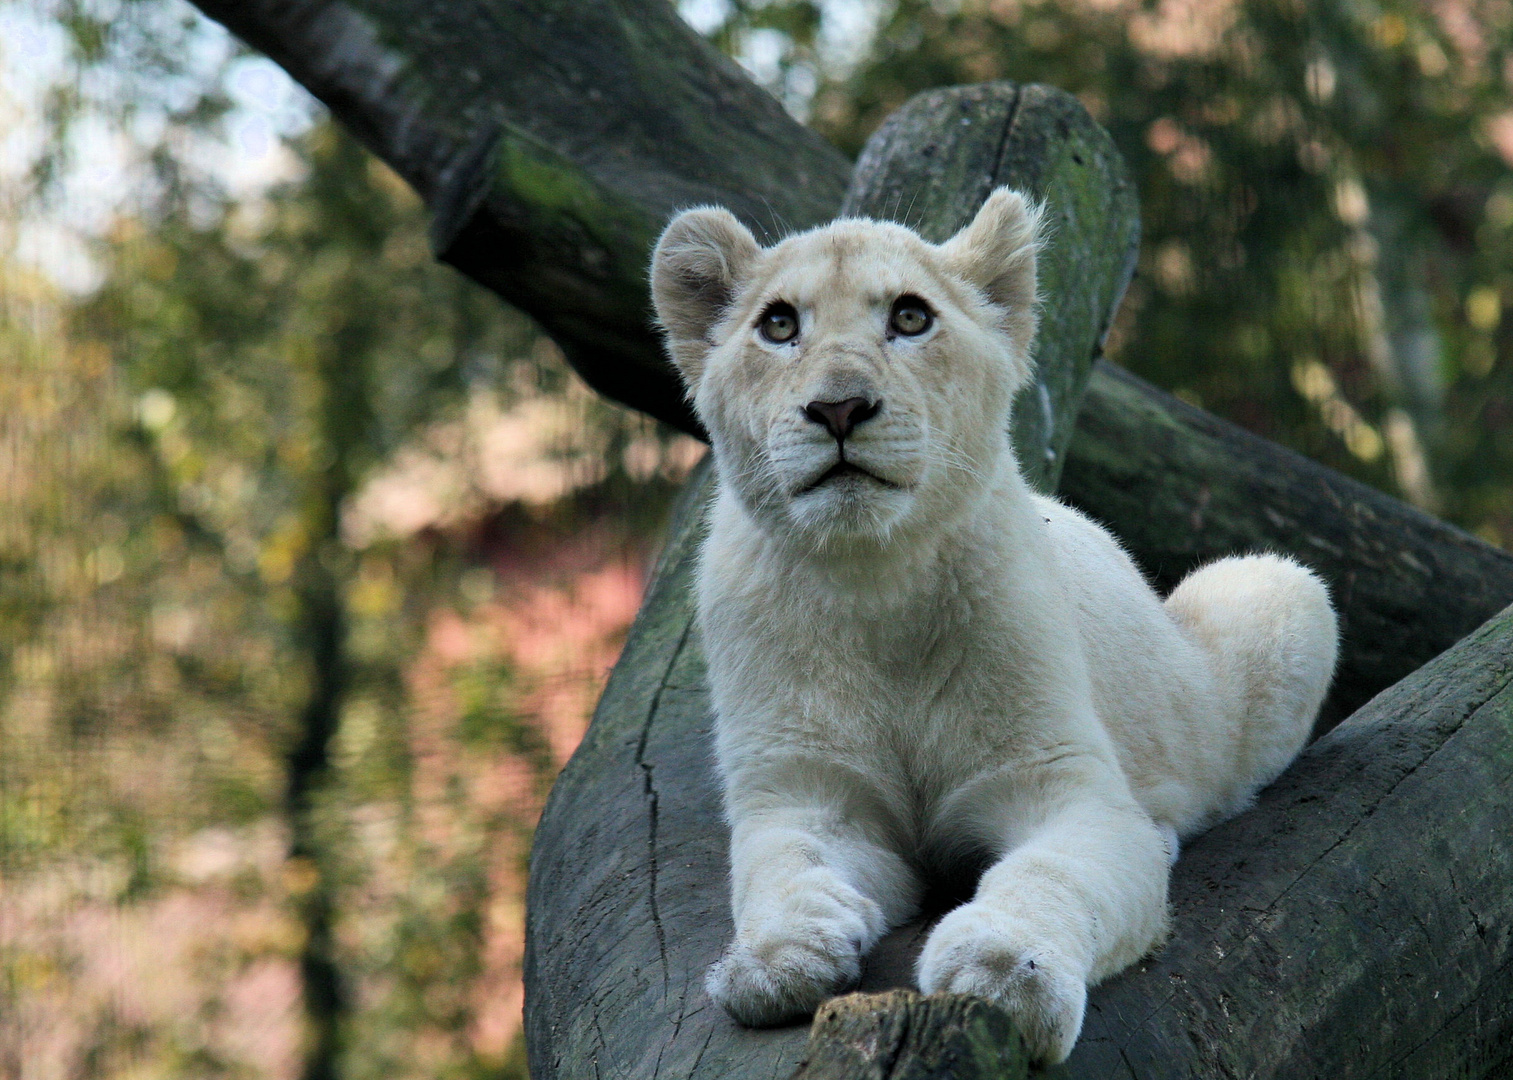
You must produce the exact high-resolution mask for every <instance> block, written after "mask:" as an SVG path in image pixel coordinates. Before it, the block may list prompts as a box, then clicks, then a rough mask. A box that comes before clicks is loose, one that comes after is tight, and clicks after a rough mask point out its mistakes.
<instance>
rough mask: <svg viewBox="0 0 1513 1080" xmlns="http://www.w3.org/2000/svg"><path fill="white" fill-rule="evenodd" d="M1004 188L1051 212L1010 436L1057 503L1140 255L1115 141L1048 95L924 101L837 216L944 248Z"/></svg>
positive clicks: (898, 116)
mask: <svg viewBox="0 0 1513 1080" xmlns="http://www.w3.org/2000/svg"><path fill="white" fill-rule="evenodd" d="M1002 185H1008V186H1011V187H1016V188H1019V189H1021V190H1023V191H1029V192H1031V193H1033V194H1034V195H1035V196H1036V197H1037V198H1040V199H1042V200H1043V201H1044V202H1045V204H1046V210H1047V213H1046V226H1047V230H1046V246H1045V248H1044V250H1043V251H1042V252H1041V257H1040V284H1041V292H1042V294H1043V295H1045V296H1046V297H1048V301H1047V303H1046V304H1045V307H1044V308H1043V310H1042V312H1041V320H1042V328H1041V332H1040V336H1039V338H1038V340H1037V344H1036V371H1035V383H1034V384H1033V385H1032V386H1030V387H1028V388H1026V390H1025V391H1024V392H1022V393H1021V395H1020V397H1019V399H1018V400H1017V401H1016V403H1015V409H1014V420H1013V425H1012V426H1013V432H1014V444H1015V448H1016V449H1017V451H1018V453H1019V460H1020V463H1021V465H1022V466H1023V468H1024V471H1025V475H1026V476H1027V477H1028V478H1029V479H1030V481H1031V483H1033V484H1034V485H1035V486H1036V487H1038V488H1039V489H1040V490H1042V491H1052V490H1054V489H1055V487H1056V479H1057V477H1058V475H1059V474H1060V472H1061V467H1062V463H1063V461H1064V459H1065V454H1066V447H1067V443H1068V442H1069V441H1070V440H1071V438H1072V428H1073V423H1074V419H1075V417H1076V415H1077V410H1078V408H1079V406H1080V405H1081V402H1082V393H1083V389H1084V388H1085V386H1086V385H1087V380H1088V376H1089V375H1090V374H1091V369H1092V364H1093V361H1094V360H1095V359H1096V358H1097V357H1098V356H1099V355H1100V354H1101V352H1102V348H1103V339H1104V336H1105V335H1106V334H1107V332H1108V326H1109V323H1110V321H1111V320H1112V319H1113V315H1114V312H1115V311H1117V310H1118V307H1119V300H1120V298H1121V297H1122V296H1123V295H1124V289H1125V286H1126V285H1128V284H1129V279H1130V275H1131V274H1132V273H1133V272H1134V269H1135V257H1136V254H1137V252H1138V250H1139V243H1140V205H1139V201H1138V200H1137V198H1136V196H1135V191H1134V188H1133V186H1132V185H1131V183H1130V180H1129V174H1128V173H1127V172H1126V170H1125V167H1124V159H1123V158H1121V157H1120V156H1119V151H1118V149H1117V148H1116V147H1115V146H1114V144H1113V140H1111V139H1110V138H1109V137H1108V133H1107V132H1105V131H1104V130H1103V129H1102V128H1100V127H1099V126H1098V125H1097V124H1096V123H1094V122H1093V120H1092V118H1091V117H1089V116H1088V115H1087V112H1086V110H1084V109H1083V108H1082V106H1081V105H1080V104H1078V102H1077V100H1076V99H1075V98H1073V97H1072V96H1071V95H1070V94H1066V93H1063V92H1062V91H1060V90H1056V89H1054V88H1052V87H1049V86H1035V85H1031V86H1016V85H1015V84H1013V83H987V84H984V85H981V86H968V87H961V86H958V87H951V88H949V89H943V90H931V91H927V92H925V93H922V94H918V95H916V96H915V97H914V98H912V99H910V101H909V102H908V103H907V104H906V105H904V107H903V108H901V109H899V110H898V111H897V112H896V113H894V114H893V115H892V116H891V117H889V118H888V121H887V122H886V123H885V124H884V125H883V126H882V127H881V128H880V129H879V130H878V131H877V133H876V134H875V135H873V137H872V138H871V139H870V140H869V141H868V143H867V146H866V148H865V150H863V152H862V156H861V158H860V159H859V160H858V161H857V164H856V174H855V177H854V178H853V180H852V182H851V188H850V190H849V191H848V192H847V195H846V200H845V202H844V203H843V204H842V207H841V213H842V214H844V215H849V216H855V217H871V218H877V219H880V220H885V221H898V222H901V223H903V224H905V225H908V226H910V227H911V228H913V229H914V230H915V231H917V232H918V233H919V234H920V235H921V236H923V237H924V238H925V239H926V240H930V241H932V242H934V243H939V242H941V241H943V240H945V239H947V238H949V237H950V236H951V235H952V234H954V233H955V232H956V231H957V230H958V229H960V228H961V227H962V226H964V225H966V224H967V222H969V221H971V219H972V216H973V215H974V214H975V213H976V212H977V208H978V207H979V206H981V205H982V202H983V200H984V199H986V198H987V197H988V193H989V192H991V191H992V190H993V189H994V188H995V187H999V186H1002Z"/></svg>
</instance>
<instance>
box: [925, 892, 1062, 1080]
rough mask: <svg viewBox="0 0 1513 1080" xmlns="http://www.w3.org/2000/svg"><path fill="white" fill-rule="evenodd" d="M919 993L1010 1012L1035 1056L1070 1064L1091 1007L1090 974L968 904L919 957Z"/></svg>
mask: <svg viewBox="0 0 1513 1080" xmlns="http://www.w3.org/2000/svg"><path fill="white" fill-rule="evenodd" d="M918 980H919V988H920V989H921V990H922V991H924V992H925V993H927V994H935V993H942V992H946V993H953V994H971V995H973V996H975V997H982V998H987V999H988V1000H990V1001H993V1002H995V1003H997V1004H998V1005H1000V1006H1001V1007H1003V1008H1004V1009H1005V1010H1006V1011H1007V1012H1008V1013H1009V1015H1010V1016H1012V1017H1013V1018H1014V1022H1015V1024H1017V1025H1018V1027H1019V1031H1020V1034H1022V1035H1023V1036H1024V1041H1025V1044H1026V1045H1027V1046H1028V1047H1029V1051H1030V1054H1031V1055H1032V1056H1033V1057H1035V1058H1036V1059H1037V1060H1038V1061H1042V1062H1047V1063H1050V1064H1059V1063H1060V1062H1063V1061H1065V1060H1066V1059H1067V1055H1069V1054H1070V1053H1071V1052H1072V1046H1073V1045H1074V1044H1075V1043H1076V1042H1077V1034H1078V1032H1080V1031H1081V1030H1082V1014H1083V1010H1084V1009H1085V1007H1086V1005H1087V982H1086V979H1085V977H1084V973H1083V972H1082V971H1081V970H1080V969H1079V968H1078V967H1077V966H1076V965H1075V964H1073V963H1071V962H1070V961H1068V960H1067V959H1065V958H1063V957H1062V956H1059V955H1058V954H1057V953H1056V952H1055V951H1054V950H1053V949H1050V948H1047V947H1046V946H1045V945H1044V944H1043V943H1039V942H1036V941H1033V940H1031V936H1030V935H1029V934H1028V933H1027V932H1025V928H1023V927H1017V926H1015V925H1014V924H1013V923H1012V922H1011V921H1010V920H1006V919H1004V918H1003V917H1002V916H1000V915H997V914H996V913H993V912H988V911H982V910H974V908H973V905H971V904H967V905H966V906H964V907H960V908H957V909H956V910H955V911H953V912H952V913H951V914H950V915H947V916H946V917H945V918H944V919H942V920H941V921H940V924H939V925H938V926H937V927H936V928H935V931H934V932H933V933H932V934H931V935H930V939H929V940H928V941H927V942H926V943H925V948H924V951H923V952H922V953H921V954H920V958H919V968H918Z"/></svg>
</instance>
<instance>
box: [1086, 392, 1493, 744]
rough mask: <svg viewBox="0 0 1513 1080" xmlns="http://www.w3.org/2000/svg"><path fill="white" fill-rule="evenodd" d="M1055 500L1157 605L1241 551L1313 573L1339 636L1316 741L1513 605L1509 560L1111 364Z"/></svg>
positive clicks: (1092, 395) (1089, 402)
mask: <svg viewBox="0 0 1513 1080" xmlns="http://www.w3.org/2000/svg"><path fill="white" fill-rule="evenodd" d="M1061 493H1062V494H1063V495H1064V496H1065V497H1066V498H1067V500H1068V501H1069V502H1071V503H1073V504H1074V505H1076V506H1078V507H1080V508H1082V509H1083V510H1085V511H1086V512H1087V513H1089V514H1091V515H1092V516H1093V517H1095V518H1097V519H1098V520H1100V521H1102V522H1103V523H1104V524H1106V525H1107V526H1108V527H1109V528H1110V529H1111V530H1112V531H1113V533H1114V535H1115V536H1117V537H1119V538H1120V540H1122V541H1123V542H1124V544H1125V546H1126V547H1128V548H1129V550H1130V551H1131V552H1133V553H1134V555H1135V557H1136V559H1137V560H1138V561H1139V563H1140V564H1141V566H1142V567H1144V569H1145V571H1146V573H1148V574H1150V575H1151V576H1152V577H1153V579H1154V580H1155V582H1156V584H1157V586H1158V587H1159V588H1161V589H1162V590H1163V591H1164V590H1166V589H1169V588H1170V587H1172V586H1173V585H1175V584H1176V583H1177V582H1178V581H1179V580H1180V579H1181V578H1182V576H1183V575H1184V574H1186V573H1187V572H1188V571H1189V570H1191V569H1193V568H1194V567H1196V566H1199V565H1201V564H1202V563H1205V562H1209V561H1211V560H1213V559H1217V558H1220V557H1222V556H1224V555H1231V554H1236V553H1243V552H1248V551H1258V550H1266V551H1280V552H1284V553H1286V554H1289V555H1292V556H1294V557H1296V558H1297V559H1299V560H1300V561H1302V562H1303V563H1305V564H1307V565H1308V566H1311V567H1313V568H1314V569H1315V570H1317V571H1318V572H1319V573H1320V574H1321V575H1322V576H1323V577H1324V579H1325V580H1326V581H1327V582H1328V583H1329V587H1330V592H1331V593H1332V594H1333V596H1334V602H1335V606H1336V607H1337V608H1338V610H1339V613H1340V623H1341V626H1340V629H1341V632H1342V640H1341V649H1340V664H1339V669H1338V672H1337V674H1336V675H1335V681H1334V686H1333V689H1332V690H1331V691H1330V695H1329V699H1328V701H1327V702H1325V706H1324V710H1323V713H1322V714H1321V716H1320V718H1319V725H1318V728H1317V729H1316V731H1317V732H1318V733H1322V732H1324V731H1327V730H1328V729H1329V728H1331V727H1333V726H1334V725H1335V724H1336V723H1338V722H1339V721H1340V720H1342V719H1344V718H1345V717H1346V716H1348V715H1350V714H1351V713H1352V712H1354V711H1355V710H1356V709H1358V708H1360V707H1361V706H1362V705H1364V704H1365V703H1366V702H1367V701H1368V700H1369V699H1370V698H1371V697H1372V695H1374V694H1376V693H1377V692H1378V691H1380V690H1382V689H1383V688H1385V687H1387V686H1390V685H1392V684H1393V683H1395V682H1397V680H1399V679H1401V678H1403V677H1404V676H1405V675H1407V674H1409V673H1410V672H1412V671H1413V670H1414V669H1416V668H1417V667H1419V666H1420V665H1422V664H1424V663H1427V662H1428V661H1429V660H1431V659H1433V658H1434V657H1435V656H1437V655H1439V654H1440V653H1441V652H1443V651H1444V650H1445V649H1448V648H1449V647H1450V646H1451V645H1453V644H1455V642H1457V641H1459V640H1460V639H1461V638H1462V637H1464V636H1465V635H1467V634H1469V633H1470V632H1471V631H1472V630H1475V629H1476V628H1477V627H1478V626H1480V625H1481V624H1482V623H1483V622H1484V621H1485V620H1487V619H1489V618H1491V617H1492V616H1493V615H1495V614H1497V612H1499V611H1501V610H1502V609H1503V607H1505V606H1506V605H1507V604H1509V603H1513V556H1510V555H1508V554H1507V553H1506V552H1504V551H1501V550H1499V549H1498V548H1494V547H1492V546H1491V545H1490V544H1486V543H1483V542H1482V541H1480V540H1478V539H1477V538H1476V537H1474V536H1471V535H1470V534H1468V533H1465V532H1462V531H1461V530H1460V529H1457V528H1454V527H1453V526H1450V525H1446V524H1445V523H1444V522H1442V521H1438V520H1436V519H1434V518H1432V517H1430V516H1428V515H1427V514H1424V513H1421V512H1420V511H1418V510H1415V509H1413V508H1412V507H1411V506H1408V505H1406V504H1404V503H1401V502H1398V501H1397V500H1396V499H1391V498H1388V497H1387V496H1385V495H1383V494H1382V493H1381V492H1379V491H1376V490H1375V489H1373V488H1369V487H1367V486H1366V485H1364V484H1359V483H1356V482H1355V481H1354V480H1351V479H1349V478H1348V477H1344V476H1341V475H1340V474H1339V473H1337V472H1334V471H1332V470H1330V469H1326V468H1324V467H1323V466H1322V465H1319V464H1317V463H1315V462H1313V461H1310V460H1308V459H1307V458H1305V457H1303V456H1302V455H1300V454H1295V453H1293V452H1291V451H1290V450H1287V449H1285V448H1284V447H1281V446H1278V445H1277V444H1276V443H1273V442H1268V441H1267V440H1265V439H1261V438H1258V437H1256V436H1255V435H1251V434H1250V433H1249V432H1246V431H1243V430H1241V429H1240V428H1237V427H1235V426H1234V425H1233V424H1230V423H1226V422H1225V421H1223V420H1220V419H1219V418H1218V417H1215V416H1213V415H1211V414H1209V413H1205V412H1203V411H1202V410H1201V409H1195V408H1193V407H1192V406H1190V405H1186V404H1184V403H1183V402H1180V401H1178V400H1177V399H1176V398H1174V397H1171V396H1170V395H1168V394H1165V393H1162V392H1161V391H1160V390H1157V389H1156V388H1155V387H1153V386H1151V385H1150V384H1148V383H1146V382H1143V381H1142V380H1140V379H1137V378H1136V377H1135V376H1133V375H1131V374H1129V373H1128V372H1126V371H1122V370H1121V369H1119V368H1117V367H1115V366H1113V365H1111V364H1102V365H1100V366H1099V370H1098V371H1097V372H1096V373H1095V374H1094V376H1093V380H1092V383H1091V385H1090V387H1089V389H1088V393H1087V396H1086V398H1085V399H1084V400H1083V405H1082V411H1081V412H1080V413H1078V415H1077V428H1076V432H1075V433H1074V435H1073V438H1072V445H1071V448H1070V450H1069V451H1068V457H1067V466H1066V470H1065V472H1064V473H1063V474H1062V479H1061Z"/></svg>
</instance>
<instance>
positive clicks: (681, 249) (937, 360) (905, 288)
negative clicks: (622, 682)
mask: <svg viewBox="0 0 1513 1080" xmlns="http://www.w3.org/2000/svg"><path fill="white" fill-rule="evenodd" d="M1037 227H1038V211H1037V210H1036V209H1035V208H1034V207H1032V206H1031V205H1030V204H1029V203H1028V202H1027V201H1026V200H1025V199H1024V197H1022V196H1021V195H1019V194H1018V193H1017V192H1011V191H1008V190H1006V189H1000V190H998V191H995V192H994V193H993V194H992V195H991V196H990V197H989V199H988V200H987V202H986V203H984V204H983V207H982V209H981V210H980V211H979V212H978V215H977V217H976V218H975V219H974V220H973V222H972V223H971V224H970V225H968V226H967V227H966V228H965V229H963V230H962V231H961V232H960V233H958V234H957V235H956V236H954V237H953V238H951V239H950V240H949V241H947V242H946V243H944V244H941V245H934V244H929V243H927V242H925V241H924V240H922V239H920V238H919V237H918V236H917V235H916V234H915V233H913V232H912V231H910V230H909V229H906V228H904V227H902V226H899V225H892V224H885V223H881V222H874V221H862V220H843V221H837V222H835V223H833V224H831V225H828V226H825V227H823V228H819V229H815V230H813V231H811V232H807V233H803V234H800V235H798V236H793V237H790V238H788V239H786V240H784V241H782V242H781V243H779V244H778V245H776V246H775V247H772V248H766V249H764V248H761V247H760V246H758V244H757V243H756V241H755V239H754V238H753V237H752V235H751V233H750V232H749V231H748V230H747V229H746V228H745V226H743V225H742V224H741V223H740V222H739V221H737V220H736V218H735V217H734V216H733V215H732V214H730V213H729V212H727V211H725V210H722V209H698V210H690V211H687V212H685V213H683V214H680V215H679V216H678V217H676V218H675V219H673V221H672V223H671V224H670V225H669V226H668V227H667V230H666V231H665V232H664V233H663V235H662V239H661V241H660V242H659V243H658V245H657V250H656V254H655V256H654V258H653V263H652V291H653V296H654V298H655V301H656V307H657V315H658V317H659V319H660V321H661V323H662V326H663V328H664V329H665V330H666V332H667V337H668V347H669V351H670V353H671V354H672V357H673V360H674V362H675V363H676V364H677V366H678V369H679V370H680V372H681V373H682V376H683V379H684V382H685V383H686V385H687V386H688V389H689V394H690V397H691V399H692V401H693V404H694V408H695V410H696V411H697V413H698V415H699V418H700V420H702V421H703V423H704V426H705V428H706V429H707V430H708V431H709V434H710V437H711V440H712V442H713V445H714V451H715V456H716V461H717V462H718V465H719V469H720V475H721V478H722V480H723V481H724V482H725V483H726V484H728V485H730V486H731V488H732V489H733V490H734V491H735V492H736V494H737V495H738V496H739V497H740V499H741V501H742V503H743V504H744V506H745V507H746V509H747V511H748V512H749V513H750V514H751V515H752V517H753V519H754V520H755V521H756V522H757V523H758V525H759V527H761V528H762V529H763V530H764V531H766V532H768V533H770V534H772V535H775V536H779V537H794V538H800V539H802V540H804V541H806V542H807V543H808V544H810V545H813V546H818V547H824V546H827V545H829V544H831V543H833V542H836V541H845V540H859V541H872V542H887V541H888V540H890V539H891V538H893V537H894V536H895V534H896V533H897V532H898V531H899V530H900V529H910V528H924V529H928V528H930V527H932V526H936V525H941V524H944V523H946V522H948V521H949V520H950V519H951V518H952V517H953V516H954V514H955V512H956V511H957V510H958V509H959V508H960V507H961V506H963V505H965V504H966V503H968V502H969V501H970V500H971V498H972V497H973V495H974V494H975V493H976V492H978V491H980V490H981V488H982V486H983V485H984V484H985V483H986V482H987V479H988V478H989V477H991V476H992V474H993V473H994V472H995V471H996V470H997V469H998V468H999V467H1000V465H1001V462H1002V460H1003V458H1004V456H1005V455H1006V454H1007V438H1006V430H1007V423H1008V414H1009V408H1010V404H1011V403H1012V400H1013V396H1014V392H1015V391H1016V390H1018V389H1019V387H1020V386H1021V385H1023V383H1024V382H1025V380H1026V379H1027V378H1028V375H1029V348H1030V343H1031V339H1032V338H1033V336H1034V331H1035V251H1036V246H1037Z"/></svg>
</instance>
